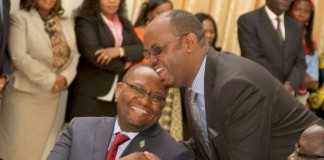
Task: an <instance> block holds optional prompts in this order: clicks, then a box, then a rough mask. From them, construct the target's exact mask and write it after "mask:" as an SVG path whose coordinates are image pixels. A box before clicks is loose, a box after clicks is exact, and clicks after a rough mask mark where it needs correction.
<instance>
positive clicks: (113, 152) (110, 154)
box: [106, 132, 129, 160]
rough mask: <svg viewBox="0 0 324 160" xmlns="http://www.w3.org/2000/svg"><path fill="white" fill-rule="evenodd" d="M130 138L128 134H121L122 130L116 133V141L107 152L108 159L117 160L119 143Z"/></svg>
mask: <svg viewBox="0 0 324 160" xmlns="http://www.w3.org/2000/svg"><path fill="white" fill-rule="evenodd" d="M128 140H129V138H128V137H127V136H126V135H123V134H121V133H120V132H118V133H116V136H115V139H114V142H113V143H112V145H111V146H110V149H109V150H108V152H107V157H106V160H115V158H116V155H117V151H118V147H119V145H121V144H123V143H124V142H126V141H128Z"/></svg>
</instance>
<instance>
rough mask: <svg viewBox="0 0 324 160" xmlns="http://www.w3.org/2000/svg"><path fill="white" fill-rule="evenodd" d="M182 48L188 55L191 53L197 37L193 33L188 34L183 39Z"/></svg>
mask: <svg viewBox="0 0 324 160" xmlns="http://www.w3.org/2000/svg"><path fill="white" fill-rule="evenodd" d="M183 42H184V47H185V48H186V50H187V52H188V53H191V52H192V50H193V48H194V47H195V45H197V43H198V39H197V36H196V35H195V34H194V33H188V34H187V35H184V37H183Z"/></svg>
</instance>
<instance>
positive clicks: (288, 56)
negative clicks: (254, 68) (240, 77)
mask: <svg viewBox="0 0 324 160" xmlns="http://www.w3.org/2000/svg"><path fill="white" fill-rule="evenodd" d="M291 2H292V0H266V5H265V6H264V7H262V8H260V9H257V10H255V11H252V12H249V13H246V14H244V15H242V16H241V17H240V18H239V20H238V38H239V43H240V47H241V52H242V56H243V57H246V58H248V59H251V60H252V61H255V62H257V63H259V64H261V65H262V66H263V67H265V68H266V69H267V70H268V71H270V73H271V74H272V75H273V76H274V77H276V78H277V79H278V80H280V81H281V82H282V83H283V84H284V86H285V88H286V89H287V90H288V91H289V92H292V91H294V90H295V91H296V90H297V89H298V87H299V86H300V84H301V83H302V81H303V79H304V75H305V70H306V64H305V58H304V56H305V55H304V49H303V45H302V32H301V30H300V28H299V27H298V25H297V23H295V22H294V21H293V20H292V19H291V18H290V17H289V16H288V15H285V11H286V10H288V8H289V5H290V4H291Z"/></svg>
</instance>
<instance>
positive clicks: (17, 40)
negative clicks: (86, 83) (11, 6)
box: [9, 12, 56, 91]
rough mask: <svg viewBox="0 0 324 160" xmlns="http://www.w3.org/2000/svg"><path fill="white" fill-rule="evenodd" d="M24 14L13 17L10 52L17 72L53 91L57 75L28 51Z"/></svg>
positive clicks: (17, 13) (11, 20) (20, 13)
mask: <svg viewBox="0 0 324 160" xmlns="http://www.w3.org/2000/svg"><path fill="white" fill-rule="evenodd" d="M24 16H25V15H23V14H22V12H16V14H12V15H11V17H10V18H11V19H10V24H11V25H10V34H9V50H10V54H11V58H12V62H13V64H14V66H15V68H16V69H17V70H20V71H21V72H23V73H24V74H25V75H26V76H27V77H28V78H29V79H30V80H31V81H32V82H34V83H36V84H39V85H40V86H41V87H42V88H44V89H46V90H48V91H49V90H51V88H52V87H53V85H54V82H55V79H56V74H55V73H53V72H52V71H51V70H50V68H49V67H47V66H45V65H44V64H43V63H41V62H39V61H38V60H36V59H34V58H33V57H32V56H30V54H29V53H28V50H27V42H26V41H27V38H26V34H27V33H26V32H27V31H28V30H27V28H26V25H25V24H26V22H25V21H27V18H26V17H24Z"/></svg>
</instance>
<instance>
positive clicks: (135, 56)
mask: <svg viewBox="0 0 324 160" xmlns="http://www.w3.org/2000/svg"><path fill="white" fill-rule="evenodd" d="M120 21H121V23H122V25H123V33H122V35H123V42H122V47H123V48H124V50H125V56H124V57H123V58H116V59H114V60H112V61H110V63H109V64H107V65H99V64H97V63H96V56H95V52H96V51H97V50H98V49H101V48H107V47H114V44H115V40H114V37H113V34H112V32H111V30H110V29H109V28H108V26H107V25H106V23H105V22H104V21H103V19H102V17H101V16H100V15H97V16H88V17H86V16H79V17H77V18H76V26H75V31H76V38H77V45H78V48H79V52H80V55H81V56H80V60H79V65H78V68H77V75H76V77H75V79H74V81H73V83H72V85H71V86H70V88H69V99H68V108H67V109H68V110H67V120H70V119H72V118H73V117H75V116H114V115H115V112H116V111H115V103H114V102H103V101H99V100H97V97H99V96H104V95H106V94H107V93H108V92H109V90H110V88H111V87H112V84H113V81H114V77H115V75H116V74H117V75H120V76H119V77H121V74H122V73H123V72H124V70H125V69H124V68H125V63H126V62H130V61H138V60H141V59H142V58H143V45H142V43H141V41H140V40H139V39H138V38H137V36H136V34H135V32H134V31H133V27H132V25H131V24H130V22H129V21H128V20H127V19H124V18H122V17H120Z"/></svg>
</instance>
